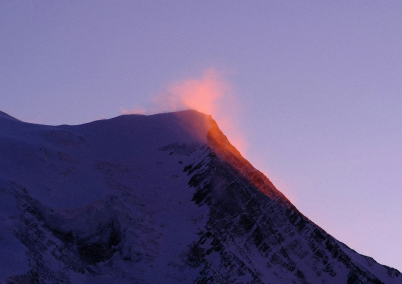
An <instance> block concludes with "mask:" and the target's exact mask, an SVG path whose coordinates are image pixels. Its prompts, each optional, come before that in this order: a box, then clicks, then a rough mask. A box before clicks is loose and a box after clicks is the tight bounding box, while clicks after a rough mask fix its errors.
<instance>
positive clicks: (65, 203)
mask: <svg viewBox="0 0 402 284" xmlns="http://www.w3.org/2000/svg"><path fill="white" fill-rule="evenodd" d="M0 118H1V119H3V118H4V119H10V117H9V116H8V115H6V114H4V113H1V117H0ZM8 125H11V123H10V124H7V123H3V125H2V129H1V130H2V131H0V211H1V218H0V228H3V229H4V230H2V231H1V238H0V251H1V252H2V257H1V258H0V268H1V269H0V282H1V283H127V284H128V283H198V284H200V283H211V284H212V283H259V284H261V283H273V284H276V283H387V284H388V283H395V284H396V283H401V280H400V279H401V277H402V276H400V273H399V271H397V270H396V269H392V268H389V267H386V266H382V265H380V264H378V263H376V262H375V261H374V260H373V259H371V258H368V257H365V256H362V255H359V254H358V253H356V252H355V251H353V250H351V249H349V248H348V247H347V246H345V245H344V244H342V243H341V242H339V241H337V240H336V239H334V238H333V237H332V236H330V235H329V234H327V233H326V232H325V231H323V230H322V229H321V228H319V227H318V226H317V225H315V224H314V223H313V222H311V221H310V220H309V219H308V218H306V217H305V216H303V215H302V214H301V213H300V212H299V211H298V210H297V209H296V208H295V207H294V206H293V205H292V204H291V203H290V202H289V201H288V200H287V199H286V197H284V196H283V195H282V194H281V193H280V192H279V191H278V190H277V189H276V188H275V187H274V185H273V184H272V183H271V182H270V181H269V179H268V178H267V177H265V176H264V175H263V174H262V173H261V172H259V171H258V170H257V169H255V168H254V167H253V166H252V165H251V164H250V163H249V162H248V161H247V160H246V159H245V158H244V157H243V156H242V155H241V153H240V152H239V151H238V150H237V149H236V148H235V147H234V146H233V145H232V144H231V143H230V142H229V140H228V139H227V137H226V136H225V134H224V133H223V132H222V131H221V130H220V129H219V127H218V125H217V123H216V122H215V120H213V118H212V117H211V116H210V115H205V114H203V113H200V112H197V111H194V110H188V111H181V112H174V113H163V114H155V115H150V116H144V115H123V116H119V117H116V118H112V119H107V120H100V121H95V122H91V123H87V124H82V125H76V126H68V125H61V126H43V125H38V124H24V123H16V124H15V125H11V126H12V127H8ZM3 126H4V127H3Z"/></svg>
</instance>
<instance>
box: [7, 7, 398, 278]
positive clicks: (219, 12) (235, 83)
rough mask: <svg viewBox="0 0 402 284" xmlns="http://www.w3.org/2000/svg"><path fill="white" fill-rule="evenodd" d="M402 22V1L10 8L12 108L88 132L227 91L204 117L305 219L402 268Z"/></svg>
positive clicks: (214, 99) (18, 115)
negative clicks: (190, 96)
mask: <svg viewBox="0 0 402 284" xmlns="http://www.w3.org/2000/svg"><path fill="white" fill-rule="evenodd" d="M401 15H402V3H401V2H400V1H368V0H365V1H265V0H264V1H188V0H182V1H176V0H172V1H150V0H147V1H100V0H96V1H89V0H88V1H72V0H68V1H41V0H38V1H0V110H2V111H4V112H6V113H8V114H10V115H12V116H14V117H16V118H18V119H21V120H23V121H28V122H33V123H41V124H51V125H58V124H81V123H85V122H89V121H93V120H97V119H101V118H112V117H115V116H118V115H120V114H122V113H123V112H127V111H129V112H130V111H131V112H135V111H140V112H142V111H145V112H147V113H151V112H157V111H158V110H161V111H167V110H174V109H177V108H181V107H182V105H180V103H179V105H177V103H175V104H173V105H169V107H171V108H173V109H164V108H163V106H164V105H165V104H166V98H165V99H164V100H162V102H161V101H160V100H159V101H158V98H161V97H162V98H163V97H164V96H165V97H166V94H171V93H174V95H175V96H176V97H175V98H176V99H177V98H178V99H182V100H185V99H187V97H185V95H183V92H184V91H185V90H197V92H198V90H201V91H199V92H198V95H199V96H203V94H204V93H203V92H204V91H205V90H206V92H209V91H210V90H215V91H216V93H214V94H213V95H214V96H215V97H212V99H211V96H210V95H211V94H209V95H208V96H209V97H208V99H211V101H210V102H209V101H208V100H207V101H208V102H209V103H210V104H211V105H212V107H213V108H203V110H205V111H208V110H211V113H212V114H213V115H214V117H216V119H217V122H218V124H219V125H221V128H223V131H224V132H225V133H227V134H228V137H229V139H230V140H233V141H234V144H235V146H239V148H240V149H241V152H242V153H243V155H244V156H245V157H246V158H247V159H248V160H249V161H250V162H251V163H252V164H254V165H255V166H256V167H257V168H258V169H260V170H261V171H263V172H264V173H265V174H266V175H267V176H268V177H269V178H270V179H271V180H272V181H273V183H274V184H275V185H276V186H277V187H278V189H279V190H281V191H282V192H283V193H284V194H285V195H287V196H288V197H289V198H290V200H291V201H292V202H293V203H294V204H295V205H296V207H298V209H299V210H300V211H301V212H302V213H303V214H305V215H306V216H307V217H309V218H310V219H311V220H312V221H314V222H315V223H316V224H318V225H319V226H320V227H322V228H323V229H325V230H326V231H327V232H328V233H330V234H332V235H333V236H334V237H336V238H338V239H339V240H340V241H342V242H344V243H346V244H347V245H349V246H350V247H352V248H353V249H355V250H356V251H358V252H359V253H362V254H365V255H369V256H372V257H373V258H374V259H375V260H377V261H378V262H380V263H382V264H386V265H388V266H392V267H395V268H397V269H399V270H400V271H401V270H402V258H401V255H402V246H401V240H402V174H401V169H402V149H401V145H402V17H401ZM203 84H204V85H203ZM205 84H206V85H207V86H209V87H208V88H209V89H208V88H207V89H205V88H204V86H205ZM197 88H198V89H197ZM203 88H204V89H203ZM167 96H168V97H169V95H167ZM168 100H169V98H168ZM197 102H199V104H202V103H203V101H200V100H199V98H198V100H193V101H192V102H191V103H190V104H188V103H184V105H190V106H194V107H195V108H197V104H198V103H197ZM211 105H210V107H211ZM161 106H162V108H161Z"/></svg>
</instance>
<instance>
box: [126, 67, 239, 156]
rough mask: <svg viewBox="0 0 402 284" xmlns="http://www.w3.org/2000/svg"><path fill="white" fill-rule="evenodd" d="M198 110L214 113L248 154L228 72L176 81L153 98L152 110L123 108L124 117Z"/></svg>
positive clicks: (236, 144) (225, 129)
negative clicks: (227, 79)
mask: <svg viewBox="0 0 402 284" xmlns="http://www.w3.org/2000/svg"><path fill="white" fill-rule="evenodd" d="M185 109H195V110H197V111H199V112H202V113H205V114H210V115H212V117H213V118H214V119H215V120H216V121H217V122H218V124H219V127H220V128H221V129H222V130H223V132H224V133H225V134H226V135H227V136H228V137H229V140H230V141H231V143H232V144H233V145H234V146H235V147H236V148H237V149H238V150H239V151H240V152H242V153H243V154H244V151H245V148H246V143H245V139H244V138H243V136H242V135H240V131H239V128H238V123H236V122H237V121H238V119H239V113H240V111H239V108H238V105H237V104H236V100H235V96H234V94H233V91H232V87H231V86H230V84H229V83H228V82H227V81H226V80H225V78H224V73H222V72H218V71H217V70H216V69H215V68H209V69H207V70H205V71H204V72H203V73H202V75H201V76H200V78H186V79H183V80H178V81H176V82H173V83H172V84H170V85H169V86H167V87H166V88H164V89H163V90H162V91H160V92H159V93H158V94H157V95H156V96H155V97H153V98H152V99H151V107H149V108H148V109H145V108H143V107H136V108H133V109H131V110H126V109H121V112H122V113H123V114H154V113H161V112H173V111H179V110H185Z"/></svg>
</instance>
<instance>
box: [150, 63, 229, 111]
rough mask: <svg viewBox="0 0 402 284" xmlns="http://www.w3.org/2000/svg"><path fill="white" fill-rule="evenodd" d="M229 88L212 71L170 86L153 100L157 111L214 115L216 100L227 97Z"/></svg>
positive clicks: (215, 72) (217, 74) (209, 70)
mask: <svg viewBox="0 0 402 284" xmlns="http://www.w3.org/2000/svg"><path fill="white" fill-rule="evenodd" d="M228 91H229V86H228V84H227V83H226V82H225V80H223V78H222V76H221V75H220V74H219V73H218V72H217V71H216V70H215V69H214V68H210V69H208V70H206V71H205V72H204V73H203V75H202V77H201V78H200V79H187V80H183V81H179V82H174V83H173V84H171V85H170V86H169V87H168V88H167V89H166V91H164V92H162V93H161V94H160V95H159V96H157V97H156V98H155V99H154V103H155V105H156V109H157V110H159V111H161V110H162V111H178V110H183V109H195V110H198V111H199V112H202V113H205V114H211V115H214V114H215V113H216V111H217V109H218V102H217V100H218V99H220V98H223V97H224V96H225V95H227V93H228Z"/></svg>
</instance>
